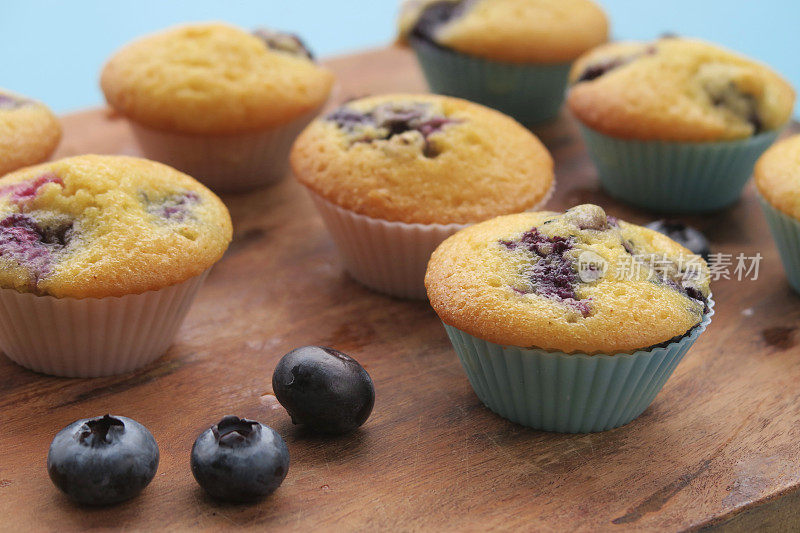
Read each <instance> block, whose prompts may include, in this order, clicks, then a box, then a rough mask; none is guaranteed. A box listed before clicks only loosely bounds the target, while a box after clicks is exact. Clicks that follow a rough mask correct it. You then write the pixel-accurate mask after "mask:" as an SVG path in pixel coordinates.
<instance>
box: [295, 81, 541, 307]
mask: <svg viewBox="0 0 800 533" xmlns="http://www.w3.org/2000/svg"><path fill="white" fill-rule="evenodd" d="M290 163H291V166H292V170H293V171H294V174H295V176H296V177H297V179H298V180H299V181H300V182H301V183H302V184H303V185H305V186H306V188H307V189H308V190H309V192H310V193H311V196H312V198H313V200H314V202H315V204H316V207H317V209H318V210H319V212H320V214H321V215H322V218H323V220H324V221H325V224H326V226H327V228H328V231H329V232H330V233H331V236H332V238H333V240H334V242H335V243H336V245H337V247H338V249H339V252H340V254H341V256H342V259H343V262H344V265H345V268H346V269H347V270H348V272H349V273H350V274H351V275H352V276H353V277H354V278H355V279H356V280H357V281H359V282H361V283H363V284H364V285H366V286H368V287H370V288H372V289H375V290H377V291H379V292H383V293H386V294H389V295H392V296H397V297H402V298H425V287H424V283H423V280H424V276H425V267H426V265H427V263H428V259H429V258H430V255H431V253H432V252H433V250H434V249H435V248H436V246H438V245H439V243H441V242H442V241H443V240H444V239H446V238H447V237H448V236H450V235H452V234H453V233H455V232H456V231H458V230H460V229H462V228H464V227H466V226H467V225H469V224H472V223H474V222H479V221H481V220H485V219H487V218H491V217H493V216H497V215H502V214H509V213H517V212H521V211H526V210H530V209H533V208H536V207H538V206H540V205H542V204H543V203H544V202H546V201H547V199H548V198H549V195H550V194H551V192H552V190H553V187H554V175H553V160H552V158H551V156H550V154H549V152H548V151H547V149H546V148H545V147H544V146H543V145H542V143H541V142H540V141H539V140H538V139H537V138H536V136H535V135H533V134H532V133H531V132H530V131H528V130H527V129H525V128H524V127H523V126H522V125H520V124H519V123H518V122H516V121H515V120H514V119H512V118H510V117H507V116H506V115H503V114H502V113H499V112H497V111H494V110H492V109H489V108H487V107H483V106H481V105H478V104H474V103H471V102H467V101H466V100H460V99H457V98H449V97H445V96H436V95H410V94H395V95H385V96H378V97H370V98H364V99H361V100H356V101H352V102H348V103H347V104H345V105H343V106H341V107H339V108H338V109H335V110H334V111H332V112H331V113H329V114H327V115H325V116H323V117H320V118H318V119H317V120H315V121H314V122H313V123H312V124H311V125H310V126H309V127H308V128H306V130H305V131H304V132H303V133H302V134H301V135H300V137H298V139H297V141H296V142H295V144H294V147H293V148H292V153H291V156H290Z"/></svg>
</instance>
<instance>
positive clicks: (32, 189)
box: [0, 172, 64, 203]
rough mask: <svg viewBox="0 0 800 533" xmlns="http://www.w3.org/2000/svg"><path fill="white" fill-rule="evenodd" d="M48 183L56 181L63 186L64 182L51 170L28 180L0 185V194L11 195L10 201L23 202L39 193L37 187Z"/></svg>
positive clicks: (39, 187)
mask: <svg viewBox="0 0 800 533" xmlns="http://www.w3.org/2000/svg"><path fill="white" fill-rule="evenodd" d="M48 183H57V184H59V185H61V186H62V187H63V186H64V182H63V181H62V180H61V178H59V177H58V176H56V175H55V174H54V173H52V172H47V173H46V174H42V175H41V176H39V177H37V178H34V179H32V180H29V181H23V182H20V183H13V184H11V185H5V186H3V187H0V196H3V195H6V194H9V195H11V201H12V202H16V203H19V202H24V201H25V200H30V199H31V198H34V197H35V196H36V195H37V194H39V189H41V188H42V187H44V186H45V185H47V184H48Z"/></svg>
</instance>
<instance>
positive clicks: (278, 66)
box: [100, 24, 333, 134]
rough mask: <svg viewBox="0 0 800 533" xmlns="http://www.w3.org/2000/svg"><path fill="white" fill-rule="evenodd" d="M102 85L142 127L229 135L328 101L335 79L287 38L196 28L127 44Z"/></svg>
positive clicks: (216, 26) (113, 101)
mask: <svg viewBox="0 0 800 533" xmlns="http://www.w3.org/2000/svg"><path fill="white" fill-rule="evenodd" d="M100 83H101V85H102V88H103V92H104V93H105V96H106V100H108V102H109V104H110V105H111V106H112V107H113V108H114V109H116V110H117V111H119V112H120V113H122V114H124V115H126V116H127V117H128V118H131V119H133V120H135V121H136V122H139V123H141V124H144V125H146V126H150V127H152V128H155V129H160V130H166V131H174V132H183V133H195V134H229V133H243V132H248V131H254V130H259V129H263V128H268V127H272V126H277V125H281V124H285V123H287V122H289V121H291V120H293V119H295V118H297V117H299V116H301V115H303V114H305V113H308V112H312V111H313V110H315V109H317V108H318V107H320V106H321V105H323V104H324V103H325V101H326V100H327V98H328V94H329V93H330V90H331V85H332V84H333V75H332V74H331V73H330V72H329V71H328V70H326V69H324V68H321V67H319V66H317V65H316V64H315V63H314V62H313V61H312V60H311V54H310V52H308V50H307V49H306V48H305V46H304V45H303V43H302V42H301V41H300V40H299V39H298V38H296V37H294V36H292V35H288V34H283V33H279V32H274V31H270V30H257V31H256V32H254V33H248V32H246V31H244V30H241V29H239V28H236V27H233V26H228V25H225V24H194V25H190V26H181V27H178V28H173V29H170V30H167V31H164V32H162V33H158V34H154V35H150V36H148V37H144V38H142V39H139V40H138V41H135V42H133V43H131V44H129V45H128V46H126V47H124V48H123V49H122V50H120V51H119V52H117V53H116V54H115V55H114V56H113V57H112V58H111V60H110V61H109V62H108V63H107V64H106V66H105V68H104V69H103V73H102V76H101V80H100Z"/></svg>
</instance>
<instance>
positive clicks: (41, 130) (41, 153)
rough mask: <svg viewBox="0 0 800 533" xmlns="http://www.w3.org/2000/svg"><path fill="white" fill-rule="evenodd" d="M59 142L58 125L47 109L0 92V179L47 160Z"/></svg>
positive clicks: (59, 129)
mask: <svg viewBox="0 0 800 533" xmlns="http://www.w3.org/2000/svg"><path fill="white" fill-rule="evenodd" d="M60 140H61V124H60V123H59V122H58V119H57V118H56V117H55V115H53V112H52V111H50V109H49V108H48V107H47V106H46V105H44V104H42V103H40V102H36V101H34V100H30V99H28V98H25V97H23V96H19V95H16V94H13V93H11V92H8V91H6V90H5V89H0V176H2V175H3V174H6V173H8V172H11V171H12V170H16V169H18V168H21V167H25V166H28V165H35V164H36V163H41V162H42V161H44V160H46V159H47V158H48V157H50V156H51V155H52V154H53V152H54V151H55V149H56V147H57V146H58V143H59V141H60Z"/></svg>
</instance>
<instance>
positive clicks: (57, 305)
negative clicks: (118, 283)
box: [0, 271, 208, 378]
mask: <svg viewBox="0 0 800 533" xmlns="http://www.w3.org/2000/svg"><path fill="white" fill-rule="evenodd" d="M207 275H208V271H206V272H204V273H203V274H200V275H199V276H195V277H193V278H190V279H188V280H186V281H184V282H183V283H179V284H177V285H171V286H169V287H165V288H163V289H159V290H155V291H148V292H145V293H141V294H129V295H126V296H121V297H107V298H56V297H53V296H37V295H35V294H31V293H21V292H18V291H16V290H14V289H0V349H2V351H3V352H5V354H6V355H7V356H8V357H9V358H10V359H11V360H12V361H15V362H16V363H18V364H19V365H21V366H24V367H26V368H29V369H31V370H34V371H36V372H42V373H45V374H51V375H54V376H63V377H84V378H86V377H99V376H109V375H113V374H122V373H125V372H130V371H131V370H135V369H137V368H139V367H141V366H144V365H146V364H148V363H150V362H151V361H154V360H155V359H157V358H158V357H160V356H162V355H164V354H165V353H166V351H167V349H168V348H169V347H170V345H171V344H172V340H173V338H174V337H175V333H176V332H177V331H178V328H179V327H180V325H181V323H182V322H183V319H184V318H185V317H186V313H187V312H188V311H189V307H190V306H191V304H192V301H193V300H194V298H195V296H196V294H197V291H198V289H200V286H201V285H202V284H203V281H204V280H205V279H206V276H207Z"/></svg>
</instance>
